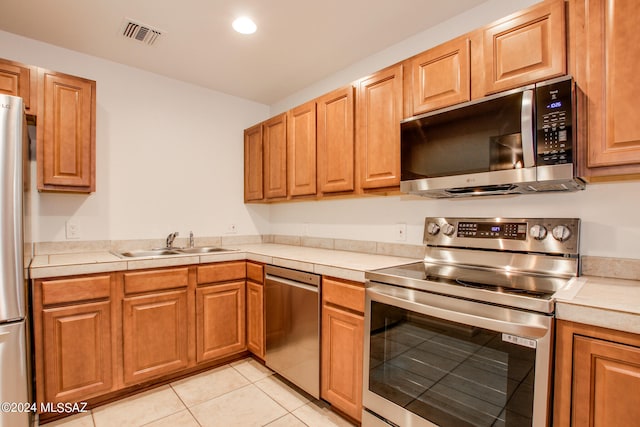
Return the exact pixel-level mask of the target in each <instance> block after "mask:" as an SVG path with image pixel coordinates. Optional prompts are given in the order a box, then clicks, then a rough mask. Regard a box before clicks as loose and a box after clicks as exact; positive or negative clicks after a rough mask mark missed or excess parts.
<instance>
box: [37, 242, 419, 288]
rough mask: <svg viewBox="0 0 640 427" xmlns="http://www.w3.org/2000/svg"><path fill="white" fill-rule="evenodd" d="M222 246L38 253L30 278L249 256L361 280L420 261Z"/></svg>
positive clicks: (292, 248)
mask: <svg viewBox="0 0 640 427" xmlns="http://www.w3.org/2000/svg"><path fill="white" fill-rule="evenodd" d="M225 248H229V249H233V251H230V252H218V253H212V254H201V255H169V256H159V257H150V258H138V259H136V258H128V259H123V258H121V257H119V256H117V255H115V254H113V253H111V252H106V251H98V252H78V253H72V254H52V255H38V256H36V257H34V259H33V261H32V262H31V268H30V272H31V278H32V279H38V278H45V277H57V276H71V275H76V274H91V273H105V272H111V271H123V270H138V269H143V268H160V267H170V266H175V265H190V264H203V263H210V262H221V261H234V260H244V259H248V260H252V261H259V262H264V263H265V264H272V265H278V266H281V267H288V268H293V269H297V270H303V271H309V272H313V273H317V274H322V275H327V276H333V277H338V278H341V279H347V280H354V281H359V282H364V272H365V271H367V270H375V269H377V268H385V267H391V266H394V265H400V264H408V263H411V262H416V261H419V259H415V258H405V257H399V256H390V255H378V254H375V255H374V254H366V253H360V252H348V251H339V250H334V249H321V248H311V247H305V246H292V245H281V244H272V243H261V244H245V245H225Z"/></svg>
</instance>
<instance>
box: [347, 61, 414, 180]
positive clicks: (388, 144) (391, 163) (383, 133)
mask: <svg viewBox="0 0 640 427" xmlns="http://www.w3.org/2000/svg"><path fill="white" fill-rule="evenodd" d="M402 103H403V98H402V65H401V64H400V65H395V66H392V67H389V68H386V69H384V70H382V71H379V72H377V73H375V74H373V75H372V76H370V77H367V78H365V79H363V80H361V81H360V82H359V84H358V95H357V102H356V104H357V115H356V126H357V133H356V141H357V147H358V154H357V156H358V158H357V164H358V168H359V171H360V172H359V175H360V187H361V188H362V189H365V190H369V189H378V188H389V187H397V186H399V185H400V120H402Z"/></svg>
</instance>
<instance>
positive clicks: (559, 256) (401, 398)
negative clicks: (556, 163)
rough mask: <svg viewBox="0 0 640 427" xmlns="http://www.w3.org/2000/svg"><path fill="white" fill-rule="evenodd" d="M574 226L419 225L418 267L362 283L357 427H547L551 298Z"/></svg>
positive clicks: (573, 263)
mask: <svg viewBox="0 0 640 427" xmlns="http://www.w3.org/2000/svg"><path fill="white" fill-rule="evenodd" d="M579 228H580V220H579V219H567V218H561V219H558V218H556V219H532V218H426V220H425V231H424V242H425V244H426V252H425V253H426V255H425V259H424V261H423V262H418V263H413V264H407V265H401V266H397V267H392V268H385V269H381V270H375V271H371V272H367V273H366V275H365V277H366V281H367V289H366V295H367V305H366V311H365V360H364V365H365V366H364V393H363V403H364V407H365V409H364V411H363V426H369V425H380V426H387V425H389V424H390V425H398V426H432V425H440V426H507V427H514V426H518V427H520V426H527V425H532V426H546V425H548V424H549V418H550V410H549V406H550V397H549V396H550V377H551V374H552V360H553V357H552V356H553V324H554V323H553V314H554V300H553V297H554V294H555V292H557V291H558V290H560V289H562V288H564V287H565V286H567V285H568V283H569V282H570V281H571V280H572V278H575V277H577V276H578V274H579V254H578V248H579V234H580V233H579Z"/></svg>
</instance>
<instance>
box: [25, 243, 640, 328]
mask: <svg viewBox="0 0 640 427" xmlns="http://www.w3.org/2000/svg"><path fill="white" fill-rule="evenodd" d="M225 247H228V248H229V249H234V250H233V251H230V252H222V253H214V254H206V255H172V256H162V257H154V258H143V259H123V258H120V257H118V256H116V255H114V254H113V253H111V252H107V251H96V252H81V253H70V254H52V255H38V256H36V257H34V259H33V261H32V263H31V268H30V272H31V278H34V279H37V278H46V277H58V276H70V275H77V274H91V273H104V272H113V271H124V270H137V269H143V268H160V267H169V266H176V265H191V264H200V263H210V262H221V261H234V260H244V259H248V260H253V261H259V262H264V263H266V264H273V265H278V266H281V267H288V268H294V269H298V270H303V271H309V272H314V273H317V274H322V275H327V276H333V277H338V278H342V279H347V280H354V281H358V282H364V272H365V271H367V270H375V269H378V268H385V267H391V266H394V265H400V264H408V263H411V262H415V261H418V259H416V258H405V257H398V256H389V255H379V254H367V253H360V252H349V251H341V250H333V249H321V248H312V247H305V246H293V245H283V244H271V243H262V244H243V245H225ZM556 317H557V318H558V319H562V320H569V321H574V322H579V323H585V324H590V325H594V326H600V327H605V328H611V329H618V330H622V331H627V332H633V333H638V334H640V281H636V280H625V279H610V278H604V277H596V276H582V277H579V278H576V279H573V280H572V281H571V282H570V283H569V285H568V286H567V287H566V288H565V289H563V290H561V291H560V292H558V293H557V294H556Z"/></svg>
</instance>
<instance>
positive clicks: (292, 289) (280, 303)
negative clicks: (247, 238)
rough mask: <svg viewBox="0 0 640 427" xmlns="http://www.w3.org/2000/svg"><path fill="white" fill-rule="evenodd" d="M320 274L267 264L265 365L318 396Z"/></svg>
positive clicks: (317, 397)
mask: <svg viewBox="0 0 640 427" xmlns="http://www.w3.org/2000/svg"><path fill="white" fill-rule="evenodd" d="M320 280H321V276H319V275H317V274H313V273H307V272H304V271H299V270H292V269H289V268H282V267H276V266H272V265H267V266H266V268H265V287H266V304H265V305H266V325H265V326H266V335H267V349H266V355H265V361H266V363H267V366H268V367H269V368H271V369H273V370H274V371H275V372H277V373H278V374H280V375H282V376H283V377H284V378H286V379H287V380H289V381H291V382H292V383H293V384H295V385H297V386H298V387H300V388H301V389H302V390H304V391H306V392H307V393H309V394H310V395H312V396H313V397H315V398H316V399H319V398H320V323H319V314H320Z"/></svg>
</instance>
